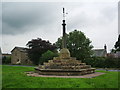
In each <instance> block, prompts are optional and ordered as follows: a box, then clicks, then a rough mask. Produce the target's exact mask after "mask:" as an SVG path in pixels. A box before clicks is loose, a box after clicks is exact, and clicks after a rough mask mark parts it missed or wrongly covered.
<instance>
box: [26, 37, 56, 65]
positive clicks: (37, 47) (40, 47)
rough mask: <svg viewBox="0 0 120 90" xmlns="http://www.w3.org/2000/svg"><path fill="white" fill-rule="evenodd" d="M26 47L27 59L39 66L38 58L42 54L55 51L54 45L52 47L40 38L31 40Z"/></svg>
mask: <svg viewBox="0 0 120 90" xmlns="http://www.w3.org/2000/svg"><path fill="white" fill-rule="evenodd" d="M26 46H28V47H29V49H28V57H29V58H30V60H31V61H32V62H33V63H34V64H36V65H37V64H39V58H40V57H41V55H42V54H43V53H45V52H46V51H48V50H51V51H54V50H55V49H56V46H55V45H52V44H51V43H50V42H49V41H45V40H42V39H41V38H37V39H32V40H31V41H29V42H28V43H27V44H26Z"/></svg>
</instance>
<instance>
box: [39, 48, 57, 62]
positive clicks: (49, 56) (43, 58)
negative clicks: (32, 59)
mask: <svg viewBox="0 0 120 90" xmlns="http://www.w3.org/2000/svg"><path fill="white" fill-rule="evenodd" d="M57 56H58V54H57V53H55V52H52V51H50V50H48V51H47V52H45V53H43V54H42V56H41V57H40V64H43V62H47V61H48V60H51V59H53V57H57Z"/></svg>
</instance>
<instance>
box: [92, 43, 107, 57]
mask: <svg viewBox="0 0 120 90" xmlns="http://www.w3.org/2000/svg"><path fill="white" fill-rule="evenodd" d="M93 56H96V57H107V46H106V45H105V46H104V48H103V49H93Z"/></svg>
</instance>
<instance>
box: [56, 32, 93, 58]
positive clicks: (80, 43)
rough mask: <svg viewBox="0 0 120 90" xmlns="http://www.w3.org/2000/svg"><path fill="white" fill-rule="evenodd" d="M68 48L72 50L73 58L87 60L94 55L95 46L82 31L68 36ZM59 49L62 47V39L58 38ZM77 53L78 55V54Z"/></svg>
mask: <svg viewBox="0 0 120 90" xmlns="http://www.w3.org/2000/svg"><path fill="white" fill-rule="evenodd" d="M66 39H67V48H68V49H69V50H70V53H71V56H72V57H76V58H77V59H85V58H88V57H90V56H91V55H92V50H91V49H92V48H93V46H92V45H91V44H90V43H91V41H90V40H89V38H87V37H86V36H85V34H84V33H83V32H81V31H77V30H74V31H73V32H70V33H69V34H67V35H66ZM55 45H56V46H57V48H58V49H60V48H61V46H62V37H61V38H58V41H57V42H56V43H55ZM76 53H77V54H76Z"/></svg>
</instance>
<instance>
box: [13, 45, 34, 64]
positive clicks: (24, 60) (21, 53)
mask: <svg viewBox="0 0 120 90" xmlns="http://www.w3.org/2000/svg"><path fill="white" fill-rule="evenodd" d="M11 64H32V62H31V61H30V60H29V58H28V54H27V48H23V47H15V48H14V49H13V50H12V51H11Z"/></svg>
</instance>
